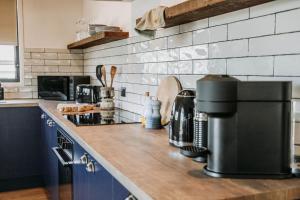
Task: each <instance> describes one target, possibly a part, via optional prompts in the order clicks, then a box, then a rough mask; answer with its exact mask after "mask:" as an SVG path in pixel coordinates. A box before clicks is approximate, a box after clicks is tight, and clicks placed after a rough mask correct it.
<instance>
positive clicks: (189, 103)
mask: <svg viewBox="0 0 300 200" xmlns="http://www.w3.org/2000/svg"><path fill="white" fill-rule="evenodd" d="M194 98H195V91H193V90H182V91H181V92H179V93H178V94H177V96H176V98H175V101H174V103H173V106H172V111H171V117H170V124H169V126H170V128H169V143H170V144H171V145H174V146H176V147H184V146H192V145H193V132H194V131H193V124H194V123H193V117H194Z"/></svg>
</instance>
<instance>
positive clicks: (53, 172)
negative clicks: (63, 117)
mask: <svg viewBox="0 0 300 200" xmlns="http://www.w3.org/2000/svg"><path fill="white" fill-rule="evenodd" d="M41 118H42V121H41V127H42V128H41V129H42V130H41V138H42V142H41V143H42V149H43V150H42V153H43V162H42V166H43V178H44V183H45V186H46V189H47V191H48V195H49V198H50V199H51V200H58V199H59V198H58V190H59V185H58V183H59V178H58V176H59V175H58V160H57V158H56V156H55V154H54V153H53V151H52V148H53V147H56V146H57V125H56V123H55V122H54V121H53V120H52V119H51V118H50V117H48V116H47V115H46V114H45V113H43V114H42V115H41Z"/></svg>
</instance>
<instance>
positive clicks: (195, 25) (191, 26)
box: [180, 19, 208, 33]
mask: <svg viewBox="0 0 300 200" xmlns="http://www.w3.org/2000/svg"><path fill="white" fill-rule="evenodd" d="M207 27H208V19H203V20H199V21H195V22H190V23H187V24H182V25H180V32H181V33H184V32H189V31H193V30H198V29H203V28H207Z"/></svg>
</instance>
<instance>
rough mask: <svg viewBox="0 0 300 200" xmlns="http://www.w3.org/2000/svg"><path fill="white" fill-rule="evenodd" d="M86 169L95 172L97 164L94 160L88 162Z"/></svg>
mask: <svg viewBox="0 0 300 200" xmlns="http://www.w3.org/2000/svg"><path fill="white" fill-rule="evenodd" d="M86 171H87V172H90V173H95V164H94V162H93V161H90V162H88V164H86Z"/></svg>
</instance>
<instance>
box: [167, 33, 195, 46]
mask: <svg viewBox="0 0 300 200" xmlns="http://www.w3.org/2000/svg"><path fill="white" fill-rule="evenodd" d="M192 44H193V34H192V32H188V33H182V34H179V35H173V36H170V37H169V38H168V48H171V49H172V48H177V47H185V46H191V45H192Z"/></svg>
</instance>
